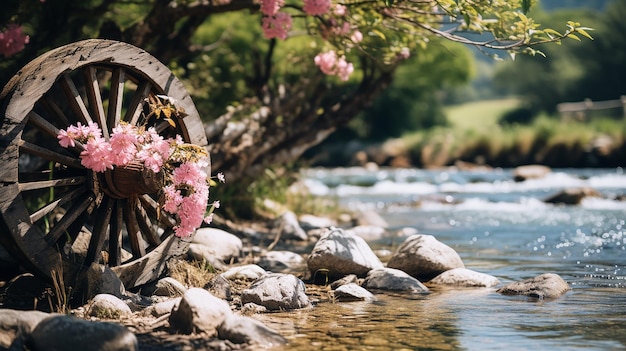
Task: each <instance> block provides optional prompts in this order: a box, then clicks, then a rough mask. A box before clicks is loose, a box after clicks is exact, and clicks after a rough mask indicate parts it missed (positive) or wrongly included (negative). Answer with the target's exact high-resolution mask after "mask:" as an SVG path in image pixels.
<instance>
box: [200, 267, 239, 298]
mask: <svg viewBox="0 0 626 351" xmlns="http://www.w3.org/2000/svg"><path fill="white" fill-rule="evenodd" d="M205 288H206V289H207V290H208V291H209V292H210V293H211V294H213V295H214V296H215V297H217V298H219V299H223V300H229V301H230V300H232V299H233V297H232V288H231V286H230V282H229V281H228V279H226V278H224V277H223V276H222V275H221V274H220V275H216V276H214V277H213V279H211V281H210V282H209V283H208V284H207V286H206V287H205Z"/></svg>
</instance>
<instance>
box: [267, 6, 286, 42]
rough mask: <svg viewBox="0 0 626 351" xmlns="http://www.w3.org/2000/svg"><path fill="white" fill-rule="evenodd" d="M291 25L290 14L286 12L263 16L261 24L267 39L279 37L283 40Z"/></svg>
mask: <svg viewBox="0 0 626 351" xmlns="http://www.w3.org/2000/svg"><path fill="white" fill-rule="evenodd" d="M291 25H292V19H291V15H290V14H288V13H286V12H278V13H277V14H276V15H274V16H264V17H263V24H262V27H263V35H264V36H265V37H266V38H267V39H272V38H280V39H283V40H285V39H287V34H288V33H289V30H290V29H291Z"/></svg>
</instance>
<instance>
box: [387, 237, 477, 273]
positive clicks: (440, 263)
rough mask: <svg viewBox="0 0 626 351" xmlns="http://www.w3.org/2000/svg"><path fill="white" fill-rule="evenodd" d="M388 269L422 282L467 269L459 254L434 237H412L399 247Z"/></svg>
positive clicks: (388, 264)
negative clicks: (457, 269)
mask: <svg viewBox="0 0 626 351" xmlns="http://www.w3.org/2000/svg"><path fill="white" fill-rule="evenodd" d="M387 267H389V268H395V269H399V270H402V271H405V272H406V273H408V274H409V275H411V276H413V277H415V278H417V279H418V280H420V281H428V280H430V279H432V278H434V277H436V276H438V275H439V274H441V273H443V272H445V271H447V270H450V269H454V268H465V265H464V264H463V261H462V260H461V257H460V256H459V254H458V253H457V252H456V251H454V249H452V248H451V247H450V246H448V245H446V244H444V243H442V242H440V241H439V240H437V239H436V238H435V237H434V236H432V235H427V234H416V235H412V236H410V237H408V238H406V240H405V241H404V242H403V243H402V245H400V247H398V250H396V252H395V253H394V254H393V255H392V256H391V258H390V259H389V262H388V263H387Z"/></svg>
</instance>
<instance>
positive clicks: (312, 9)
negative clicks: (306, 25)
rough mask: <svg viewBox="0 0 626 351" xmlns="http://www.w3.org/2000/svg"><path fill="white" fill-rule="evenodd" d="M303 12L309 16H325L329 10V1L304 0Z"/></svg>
mask: <svg viewBox="0 0 626 351" xmlns="http://www.w3.org/2000/svg"><path fill="white" fill-rule="evenodd" d="M303 10H304V12H305V13H306V14H307V15H310V16H316V15H325V14H327V13H328V11H329V10H330V0H304V7H303Z"/></svg>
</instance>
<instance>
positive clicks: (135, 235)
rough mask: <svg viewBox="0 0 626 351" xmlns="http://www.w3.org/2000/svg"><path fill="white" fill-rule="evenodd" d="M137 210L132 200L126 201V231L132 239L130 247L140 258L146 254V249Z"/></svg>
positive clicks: (135, 255)
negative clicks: (136, 213)
mask: <svg viewBox="0 0 626 351" xmlns="http://www.w3.org/2000/svg"><path fill="white" fill-rule="evenodd" d="M134 213H135V211H134V209H133V205H131V201H130V200H128V199H127V200H126V201H124V221H125V222H126V231H127V232H128V238H129V239H130V248H131V250H132V252H133V257H135V258H139V257H143V256H145V255H146V249H145V247H144V243H143V239H142V237H141V231H140V229H139V224H138V223H137V217H135V215H134Z"/></svg>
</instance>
